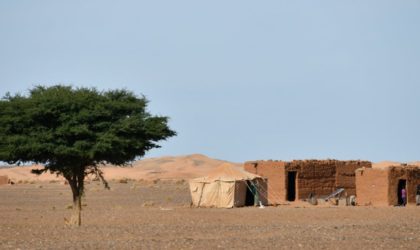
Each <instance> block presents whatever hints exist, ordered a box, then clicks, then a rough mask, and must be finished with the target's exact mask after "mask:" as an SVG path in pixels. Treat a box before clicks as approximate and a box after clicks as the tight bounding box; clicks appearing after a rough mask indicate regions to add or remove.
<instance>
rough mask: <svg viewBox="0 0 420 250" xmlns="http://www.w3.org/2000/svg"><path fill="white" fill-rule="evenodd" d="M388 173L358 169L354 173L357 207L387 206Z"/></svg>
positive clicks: (381, 170)
mask: <svg viewBox="0 0 420 250" xmlns="http://www.w3.org/2000/svg"><path fill="white" fill-rule="evenodd" d="M388 193H389V171H387V170H385V169H372V168H360V169H358V170H357V171H356V197H357V203H358V205H362V206H366V205H375V206H376V205H380V206H386V205H389V196H388Z"/></svg>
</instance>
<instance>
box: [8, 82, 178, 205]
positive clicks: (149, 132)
mask: <svg viewBox="0 0 420 250" xmlns="http://www.w3.org/2000/svg"><path fill="white" fill-rule="evenodd" d="M147 103H148V101H147V100H146V98H145V97H144V96H142V97H138V96H136V95H135V94H134V93H132V92H130V91H127V90H110V91H103V92H100V91H98V90H96V89H93V88H74V87H71V86H61V85H56V86H52V87H43V86H37V87H35V88H33V89H31V90H30V92H29V95H26V96H25V95H19V94H16V95H11V94H7V95H6V96H5V97H4V98H3V99H2V100H1V101H0V160H1V161H5V162H7V163H9V164H21V163H25V162H33V163H37V164H43V165H44V169H42V170H33V172H34V173H37V174H41V173H42V172H45V171H50V172H51V173H55V174H57V175H62V176H63V177H64V178H65V179H66V180H67V181H68V182H69V184H70V186H71V188H72V191H73V201H74V202H77V201H80V196H81V194H82V192H83V186H84V185H83V181H84V177H85V176H86V175H88V174H96V175H97V176H98V177H99V178H101V179H102V180H103V181H105V180H104V179H103V176H102V172H101V170H100V168H98V167H99V166H100V165H101V164H107V163H110V164H114V165H119V166H124V165H126V164H127V163H130V162H131V161H133V160H135V159H136V158H139V157H142V156H144V155H145V153H146V151H148V150H150V149H152V148H158V147H160V146H159V145H158V144H157V142H158V141H160V140H165V139H167V138H169V137H171V136H175V135H176V133H175V132H174V131H172V130H171V129H170V128H169V127H168V117H165V116H153V115H151V114H150V113H149V112H148V111H147V110H146V107H147ZM104 183H105V184H106V182H104Z"/></svg>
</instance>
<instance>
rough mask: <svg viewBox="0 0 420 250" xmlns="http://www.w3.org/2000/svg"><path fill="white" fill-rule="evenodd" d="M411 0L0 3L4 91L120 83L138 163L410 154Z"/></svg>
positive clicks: (414, 132)
mask: <svg viewBox="0 0 420 250" xmlns="http://www.w3.org/2000/svg"><path fill="white" fill-rule="evenodd" d="M419 13H420V1H414V0H405V1H384V0H381V1H366V0H363V1H313V0H308V1H279V0H277V1H245V0H241V1H229V0H224V1H216V0H212V1H193V0H192V1H169V0H168V1H104V0H98V1H87V0H83V1H57V0H51V1H41V0H39V1H33V0H28V1H20V0H13V1H7V0H0V95H4V94H5V93H6V92H7V91H10V92H12V93H16V92H22V93H25V91H26V90H27V89H29V88H31V87H32V86H34V85H36V84H43V85H52V84H57V83H64V84H73V85H75V86H93V87H97V88H98V89H110V88H112V89H113V88H127V89H129V90H132V91H134V92H135V93H137V94H144V95H146V96H147V97H148V98H149V99H150V101H151V103H150V107H149V108H150V111H151V112H152V113H154V114H162V115H168V116H170V117H171V118H172V119H171V121H170V125H171V127H172V128H173V129H175V130H176V131H177V132H178V136H177V137H176V138H172V139H170V140H169V141H167V142H164V143H162V145H163V147H162V148H161V149H158V150H153V151H151V152H150V153H149V154H148V155H147V156H148V157H151V156H162V155H182V154H190V153H202V154H206V155H209V156H211V157H215V158H219V159H226V160H231V161H238V162H239V161H245V160H255V159H284V160H290V159H306V158H320V159H322V158H337V159H367V160H372V161H379V160H397V161H412V160H419V159H420V155H419V152H420V112H419V111H420V110H419V108H420V14H419Z"/></svg>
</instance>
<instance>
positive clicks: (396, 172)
mask: <svg viewBox="0 0 420 250" xmlns="http://www.w3.org/2000/svg"><path fill="white" fill-rule="evenodd" d="M388 171H389V175H390V177H389V205H398V182H399V180H401V179H405V180H406V181H407V184H406V185H407V203H408V204H415V203H416V190H417V185H420V168H418V167H415V166H402V167H401V166H398V167H397V166H396V167H390V168H389V169H388Z"/></svg>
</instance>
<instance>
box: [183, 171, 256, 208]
mask: <svg viewBox="0 0 420 250" xmlns="http://www.w3.org/2000/svg"><path fill="white" fill-rule="evenodd" d="M256 179H262V177H260V176H258V175H255V174H251V173H248V172H246V171H245V170H242V169H240V168H238V167H235V166H232V165H230V164H223V165H221V166H220V167H218V168H217V169H215V170H214V171H213V172H211V173H210V174H209V175H208V176H205V177H201V178H196V179H192V180H190V182H189V184H190V191H191V198H192V203H193V205H195V206H197V207H220V208H231V207H240V206H244V205H245V198H246V192H247V183H246V182H247V181H253V180H256Z"/></svg>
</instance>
